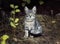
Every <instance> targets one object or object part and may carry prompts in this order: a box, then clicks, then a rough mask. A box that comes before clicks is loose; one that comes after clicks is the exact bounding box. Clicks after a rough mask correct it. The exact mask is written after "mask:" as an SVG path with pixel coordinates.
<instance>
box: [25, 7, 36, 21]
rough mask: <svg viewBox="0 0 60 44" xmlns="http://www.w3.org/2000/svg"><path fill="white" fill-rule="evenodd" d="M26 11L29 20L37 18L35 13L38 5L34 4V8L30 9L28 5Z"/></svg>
mask: <svg viewBox="0 0 60 44" xmlns="http://www.w3.org/2000/svg"><path fill="white" fill-rule="evenodd" d="M25 13H26V19H27V20H30V21H31V20H34V19H35V13H36V7H35V6H34V7H33V8H32V10H29V9H28V8H27V7H25Z"/></svg>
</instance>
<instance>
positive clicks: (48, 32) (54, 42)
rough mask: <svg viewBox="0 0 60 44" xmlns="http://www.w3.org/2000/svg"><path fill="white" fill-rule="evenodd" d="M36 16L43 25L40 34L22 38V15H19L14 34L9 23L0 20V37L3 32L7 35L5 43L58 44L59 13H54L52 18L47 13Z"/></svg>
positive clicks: (59, 31)
mask: <svg viewBox="0 0 60 44" xmlns="http://www.w3.org/2000/svg"><path fill="white" fill-rule="evenodd" d="M36 16H37V17H36V18H37V19H38V21H39V22H40V23H41V25H42V27H43V33H42V36H38V37H34V38H31V37H29V38H28V39H24V38H23V36H24V28H23V23H24V22H23V19H24V16H21V17H19V19H20V21H19V26H18V27H17V29H16V30H15V36H13V34H14V32H13V30H14V29H12V27H10V26H9V24H7V23H4V22H3V21H2V22H0V37H1V36H2V35H4V34H7V35H9V36H10V38H9V39H8V40H7V44H60V15H56V16H55V17H54V18H53V17H51V16H48V15H36Z"/></svg>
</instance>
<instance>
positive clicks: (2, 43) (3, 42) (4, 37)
mask: <svg viewBox="0 0 60 44" xmlns="http://www.w3.org/2000/svg"><path fill="white" fill-rule="evenodd" d="M8 38H9V36H8V35H3V36H1V39H2V41H1V44H6V40H7V39H8Z"/></svg>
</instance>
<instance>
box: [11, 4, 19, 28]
mask: <svg viewBox="0 0 60 44" xmlns="http://www.w3.org/2000/svg"><path fill="white" fill-rule="evenodd" d="M10 7H11V8H12V9H13V10H12V11H11V17H10V25H11V26H12V27H13V28H16V27H17V25H18V22H19V18H15V14H16V13H17V12H20V10H19V9H18V5H15V6H14V4H10Z"/></svg>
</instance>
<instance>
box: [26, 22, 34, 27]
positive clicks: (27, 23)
mask: <svg viewBox="0 0 60 44" xmlns="http://www.w3.org/2000/svg"><path fill="white" fill-rule="evenodd" d="M34 24H35V23H34V21H31V22H30V21H25V25H27V26H33V25H34Z"/></svg>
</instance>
